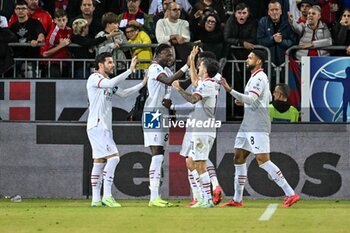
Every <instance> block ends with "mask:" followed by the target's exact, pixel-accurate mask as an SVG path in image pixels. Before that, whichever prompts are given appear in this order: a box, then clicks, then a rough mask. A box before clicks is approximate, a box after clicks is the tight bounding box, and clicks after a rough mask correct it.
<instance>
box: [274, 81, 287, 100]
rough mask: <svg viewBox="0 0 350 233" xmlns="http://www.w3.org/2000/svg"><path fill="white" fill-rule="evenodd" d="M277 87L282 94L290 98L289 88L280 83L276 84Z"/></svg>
mask: <svg viewBox="0 0 350 233" xmlns="http://www.w3.org/2000/svg"><path fill="white" fill-rule="evenodd" d="M276 87H277V88H278V90H279V91H280V92H281V94H282V95H283V96H284V97H286V98H288V96H289V94H290V89H289V86H288V85H287V84H285V83H278V84H276Z"/></svg>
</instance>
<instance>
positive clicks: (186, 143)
mask: <svg viewBox="0 0 350 233" xmlns="http://www.w3.org/2000/svg"><path fill="white" fill-rule="evenodd" d="M198 49H199V48H198V47H196V46H195V47H194V48H193V50H192V52H193V54H197V62H196V68H198V67H199V66H200V63H201V62H202V61H203V60H204V59H207V58H211V59H214V60H216V55H215V54H214V53H213V52H210V51H198ZM219 64H220V68H219V69H220V72H219V73H218V74H216V75H215V76H214V79H215V80H216V81H217V82H220V80H221V74H220V73H221V72H222V70H223V68H224V66H225V64H226V61H225V60H222V59H221V60H220V62H219ZM179 84H180V86H181V88H182V89H184V90H186V89H187V88H188V87H189V86H190V85H191V84H192V82H191V77H189V78H187V79H186V80H180V81H179ZM194 91H195V87H194V86H193V85H191V92H194ZM163 105H164V106H165V107H166V108H168V109H171V110H175V111H176V110H179V111H186V112H188V114H187V115H189V116H190V115H192V112H193V111H194V109H195V104H191V103H189V102H185V103H183V104H172V101H171V100H170V99H164V100H163ZM191 138H192V135H191V130H186V132H185V135H184V137H183V140H182V146H181V151H180V155H181V156H183V157H185V158H186V166H187V169H188V170H187V172H188V174H187V175H188V181H189V184H190V187H191V191H192V195H193V198H192V200H191V202H190V203H189V204H188V205H187V206H188V207H191V206H193V205H194V204H196V203H197V201H198V200H200V199H201V198H202V194H201V189H200V183H199V174H198V172H197V170H196V169H195V165H194V162H193V160H192V157H191ZM206 166H207V171H208V173H209V176H210V181H211V185H212V188H213V189H212V190H213V204H214V205H218V204H219V203H220V201H221V199H222V193H223V191H222V189H221V187H220V184H219V181H218V178H217V175H216V171H215V166H214V164H213V163H212V162H211V161H210V159H208V160H207V161H206Z"/></svg>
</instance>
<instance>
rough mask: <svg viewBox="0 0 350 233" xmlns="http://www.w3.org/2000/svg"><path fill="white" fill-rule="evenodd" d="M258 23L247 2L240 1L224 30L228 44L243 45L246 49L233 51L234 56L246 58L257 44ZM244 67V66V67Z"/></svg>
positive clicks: (238, 58)
mask: <svg viewBox="0 0 350 233" xmlns="http://www.w3.org/2000/svg"><path fill="white" fill-rule="evenodd" d="M257 26H258V23H257V21H256V20H255V19H254V18H253V17H252V16H251V14H250V9H249V7H248V5H247V4H245V3H240V4H238V5H237V6H236V8H235V12H234V14H233V15H231V16H230V18H229V19H228V20H227V23H226V25H225V30H224V38H225V41H226V43H227V44H228V45H236V46H243V47H244V49H235V50H233V51H232V58H234V59H237V60H245V58H247V56H248V54H249V53H250V51H251V50H252V49H253V48H254V44H256V31H257ZM242 69H243V67H242Z"/></svg>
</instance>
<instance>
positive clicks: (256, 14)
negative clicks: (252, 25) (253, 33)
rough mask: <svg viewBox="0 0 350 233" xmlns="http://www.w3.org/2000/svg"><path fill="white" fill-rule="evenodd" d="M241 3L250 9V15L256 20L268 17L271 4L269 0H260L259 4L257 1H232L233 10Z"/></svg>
mask: <svg viewBox="0 0 350 233" xmlns="http://www.w3.org/2000/svg"><path fill="white" fill-rule="evenodd" d="M240 3H245V4H247V6H248V8H249V9H250V15H251V17H252V18H254V19H256V20H260V19H261V18H262V17H264V16H266V15H267V14H266V9H267V6H268V4H269V0H259V4H257V2H256V0H232V5H233V9H236V6H237V5H238V4H240Z"/></svg>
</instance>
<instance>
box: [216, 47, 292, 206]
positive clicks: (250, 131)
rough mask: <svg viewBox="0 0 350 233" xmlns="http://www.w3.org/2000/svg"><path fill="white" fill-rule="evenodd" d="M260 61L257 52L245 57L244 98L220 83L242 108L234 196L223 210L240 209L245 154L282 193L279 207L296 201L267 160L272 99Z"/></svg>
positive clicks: (278, 172) (245, 169)
mask: <svg viewBox="0 0 350 233" xmlns="http://www.w3.org/2000/svg"><path fill="white" fill-rule="evenodd" d="M264 61H265V59H264V53H263V52H262V51H260V50H253V51H252V52H251V53H250V54H249V55H248V59H247V68H248V69H249V70H250V72H251V77H250V79H249V81H248V83H247V86H246V87H245V93H244V94H242V93H239V92H237V91H235V90H233V89H232V88H231V87H230V86H229V85H228V84H227V82H226V80H225V79H224V78H222V79H221V83H222V85H223V87H224V88H225V90H226V91H227V92H228V93H230V94H231V95H232V96H233V97H234V98H236V100H235V103H236V104H240V105H243V104H244V117H243V121H242V124H241V127H240V129H239V131H238V134H237V137H236V142H235V156H234V166H235V170H236V172H235V176H234V189H235V193H234V196H233V199H232V200H231V201H230V202H228V203H226V204H224V205H223V206H226V207H241V206H243V201H242V197H243V190H244V184H245V181H246V179H247V165H246V159H247V157H248V155H249V153H253V154H255V157H256V160H257V162H258V164H259V166H260V168H262V169H264V170H265V171H266V172H267V173H268V174H269V175H270V176H271V177H272V179H273V180H274V181H275V182H276V184H277V185H278V186H280V187H281V188H282V189H283V191H284V193H285V195H286V198H285V201H284V203H283V207H290V206H292V205H293V204H294V203H295V202H297V201H298V200H299V195H298V194H296V193H295V192H294V190H293V189H292V188H291V187H290V185H289V184H288V182H287V181H286V179H285V178H284V176H283V174H282V172H281V170H280V169H279V168H278V167H277V166H276V165H275V164H274V163H273V162H272V161H271V160H270V136H269V134H270V132H271V122H270V117H269V111H268V106H269V102H270V101H271V99H272V97H271V93H270V89H269V81H268V78H267V75H266V74H265V73H264V71H263V69H262V68H261V67H262V65H263V64H264Z"/></svg>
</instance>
